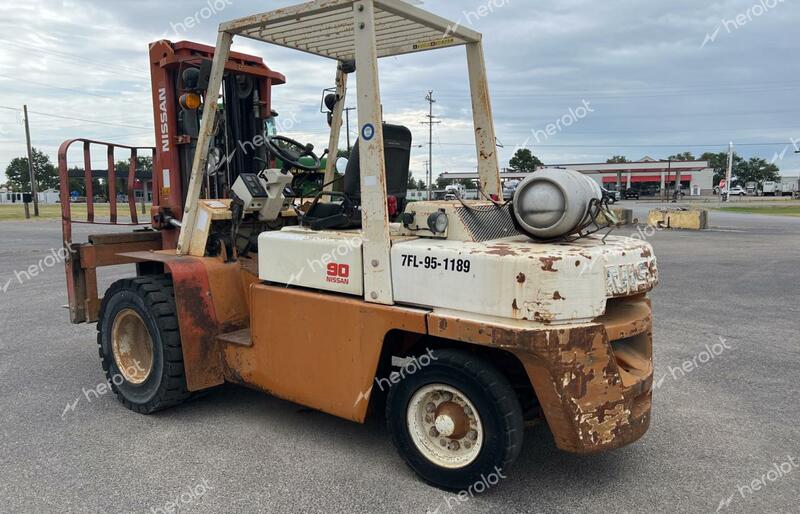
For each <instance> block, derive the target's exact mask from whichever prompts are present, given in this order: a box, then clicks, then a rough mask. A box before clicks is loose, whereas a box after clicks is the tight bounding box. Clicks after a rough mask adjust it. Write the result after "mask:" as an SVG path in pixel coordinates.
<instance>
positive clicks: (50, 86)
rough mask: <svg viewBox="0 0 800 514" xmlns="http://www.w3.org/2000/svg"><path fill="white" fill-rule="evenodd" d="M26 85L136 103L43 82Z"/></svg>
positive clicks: (30, 81)
mask: <svg viewBox="0 0 800 514" xmlns="http://www.w3.org/2000/svg"><path fill="white" fill-rule="evenodd" d="M0 77H3V78H6V79H10V80H18V77H12V76H10V75H4V74H2V73H0ZM24 83H25V84H33V85H34V86H39V87H44V88H48V89H56V90H59V91H68V92H71V93H78V94H80V95H89V96H97V97H99V98H108V99H109V100H116V101H120V100H123V101H127V102H130V101H134V100H132V99H129V98H122V97H119V96H110V95H101V94H99V93H91V92H89V91H81V90H79V89H73V88H70V87H59V86H53V85H51V84H44V83H42V82H34V81H33V80H29V79H24ZM137 103H138V102H137Z"/></svg>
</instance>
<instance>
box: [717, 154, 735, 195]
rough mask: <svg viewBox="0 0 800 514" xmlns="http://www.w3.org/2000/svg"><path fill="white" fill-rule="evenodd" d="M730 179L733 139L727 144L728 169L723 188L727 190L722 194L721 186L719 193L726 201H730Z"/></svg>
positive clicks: (731, 175) (731, 177)
mask: <svg viewBox="0 0 800 514" xmlns="http://www.w3.org/2000/svg"><path fill="white" fill-rule="evenodd" d="M732 180H733V141H731V142H730V144H729V145H728V170H727V171H726V173H725V189H727V190H728V192H727V193H724V194H723V193H722V191H721V189H722V188H720V193H721V194H723V198H724V199H725V201H726V202H730V201H731V194H730V190H731V187H733V184H731V181H732Z"/></svg>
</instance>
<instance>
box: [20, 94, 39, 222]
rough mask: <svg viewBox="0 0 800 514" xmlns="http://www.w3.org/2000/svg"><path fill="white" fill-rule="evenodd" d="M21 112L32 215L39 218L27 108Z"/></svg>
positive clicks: (24, 106)
mask: <svg viewBox="0 0 800 514" xmlns="http://www.w3.org/2000/svg"><path fill="white" fill-rule="evenodd" d="M22 111H23V113H24V114H25V141H26V142H27V145H28V176H29V177H30V180H31V194H32V195H33V215H34V216H36V217H37V218H38V217H39V194H38V192H37V191H36V174H35V173H34V171H33V149H32V147H31V128H30V125H28V106H27V105H23V106H22Z"/></svg>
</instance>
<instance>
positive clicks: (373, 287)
mask: <svg viewBox="0 0 800 514" xmlns="http://www.w3.org/2000/svg"><path fill="white" fill-rule="evenodd" d="M353 9H354V14H355V16H354V21H355V26H354V30H355V46H356V69H357V70H358V71H357V72H356V77H357V98H358V126H359V134H360V135H361V139H360V142H359V157H360V165H361V208H362V216H363V253H364V299H365V300H366V301H367V302H370V303H381V304H385V305H392V304H393V303H394V291H393V289H392V270H391V258H390V257H391V240H390V236H389V207H388V205H387V198H386V160H385V157H384V146H383V124H382V116H381V114H382V113H381V94H380V83H379V80H378V51H377V44H376V42H375V5H374V3H373V0H361V1H358V2H355V3H354V4H353Z"/></svg>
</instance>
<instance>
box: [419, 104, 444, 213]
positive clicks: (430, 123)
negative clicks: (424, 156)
mask: <svg viewBox="0 0 800 514" xmlns="http://www.w3.org/2000/svg"><path fill="white" fill-rule="evenodd" d="M425 100H427V101H428V115H427V116H426V118H428V121H423V122H422V124H423V125H428V128H429V129H430V133H429V137H428V201H430V200H431V189H432V182H433V126H434V125H438V124H439V123H441V121H434V120H435V119H436V118H438V116H434V115H433V104H435V103H436V100H434V99H433V91H432V90H429V91H428V96H426V97H425Z"/></svg>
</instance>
